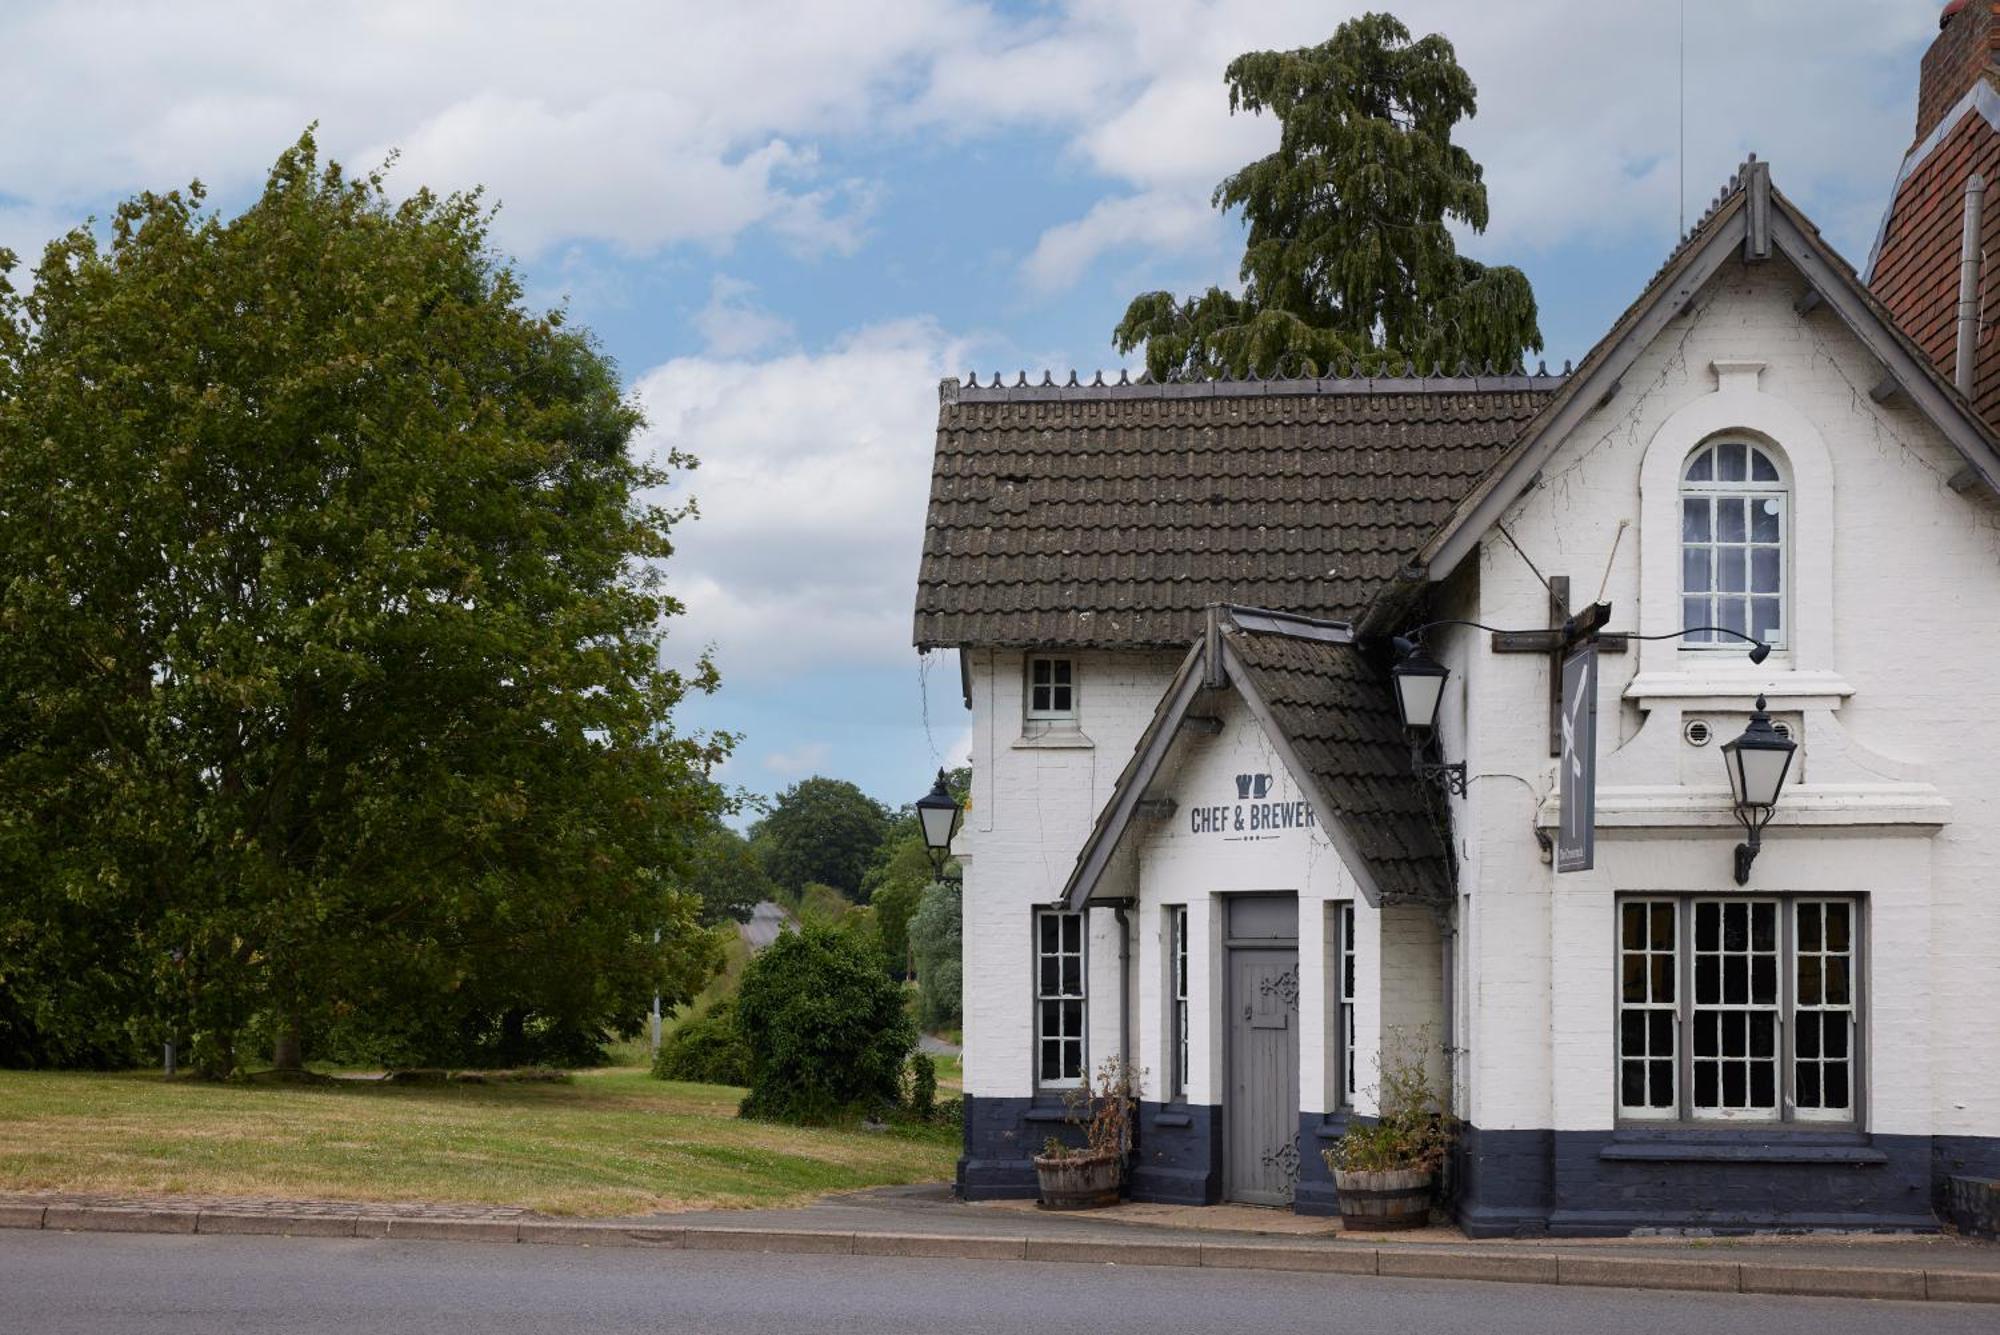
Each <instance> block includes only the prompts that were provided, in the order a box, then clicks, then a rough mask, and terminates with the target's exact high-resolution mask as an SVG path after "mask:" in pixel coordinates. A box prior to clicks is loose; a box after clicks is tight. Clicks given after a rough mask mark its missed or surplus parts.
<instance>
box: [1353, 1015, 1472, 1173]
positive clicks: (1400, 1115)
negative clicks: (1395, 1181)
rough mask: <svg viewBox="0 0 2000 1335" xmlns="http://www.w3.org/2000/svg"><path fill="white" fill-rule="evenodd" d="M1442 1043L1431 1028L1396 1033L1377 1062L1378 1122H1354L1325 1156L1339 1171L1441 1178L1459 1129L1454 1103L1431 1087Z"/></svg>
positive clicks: (1442, 1092)
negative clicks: (1439, 1173)
mask: <svg viewBox="0 0 2000 1335" xmlns="http://www.w3.org/2000/svg"><path fill="white" fill-rule="evenodd" d="M1435 1047H1436V1044H1435V1043H1434V1042H1433V1041H1432V1039H1431V1036H1430V1032H1429V1029H1428V1027H1427V1026H1425V1027H1420V1028H1419V1029H1418V1030H1417V1031H1416V1032H1415V1033H1414V1034H1410V1033H1405V1032H1403V1031H1401V1030H1395V1031H1392V1033H1391V1036H1390V1041H1389V1043H1387V1044H1385V1045H1384V1048H1383V1051H1382V1052H1381V1053H1380V1054H1379V1055H1378V1056H1377V1057H1376V1069H1377V1071H1378V1072H1379V1074H1380V1077H1381V1079H1380V1081H1379V1082H1378V1084H1377V1086H1376V1090H1375V1095H1376V1099H1375V1102H1376V1107H1377V1110H1378V1111H1377V1113H1376V1116H1375V1119H1374V1120H1373V1121H1369V1122H1364V1121H1362V1120H1361V1119H1360V1118H1358V1117H1357V1118H1353V1119H1351V1120H1349V1122H1348V1124H1347V1131H1346V1133H1345V1134H1344V1135H1342V1136H1341V1138H1340V1139H1339V1140H1338V1141H1336V1142H1334V1145H1333V1147H1332V1148H1331V1149H1327V1150H1323V1151H1321V1157H1322V1158H1324V1159H1325V1160H1326V1166H1327V1167H1328V1168H1330V1169H1333V1170H1334V1171H1336V1172H1339V1171H1342V1170H1345V1171H1347V1172H1350V1173H1382V1172H1394V1171H1397V1170H1400V1169H1411V1170H1414V1171H1416V1172H1423V1173H1435V1172H1437V1171H1438V1170H1439V1169H1440V1168H1442V1167H1443V1166H1444V1162H1445V1160H1446V1159H1448V1158H1450V1157H1451V1149H1452V1144H1453V1142H1454V1140H1455V1139H1456V1138H1457V1133H1458V1127H1457V1123H1456V1122H1454V1121H1453V1119H1452V1116H1451V1100H1450V1099H1449V1098H1448V1097H1447V1096H1446V1094H1445V1093H1444V1091H1442V1090H1440V1089H1438V1088H1437V1087H1436V1086H1434V1085H1433V1084H1432V1083H1431V1074H1430V1062H1429V1060H1428V1058H1429V1057H1430V1055H1431V1053H1432V1051H1433V1050H1434V1049H1435Z"/></svg>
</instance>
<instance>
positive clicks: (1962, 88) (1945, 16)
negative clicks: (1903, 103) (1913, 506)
mask: <svg viewBox="0 0 2000 1335" xmlns="http://www.w3.org/2000/svg"><path fill="white" fill-rule="evenodd" d="M1982 88H1983V91H1981V92H1979V93H1977V94H1976V95H1974V96H1971V97H1968V94H1974V92H1975V90H1978V89H1982ZM1933 136H1935V138H1933ZM1975 177H1976V178H1978V180H1977V181H1975V180H1974V178H1975ZM1980 185H1984V186H1987V187H1991V188H1992V194H1991V195H1990V196H1988V197H1987V198H1986V200H1985V202H1986V204H1987V207H1985V208H1984V209H1983V210H1981V209H1980V208H1979V206H1978V202H1976V201H1975V199H1974V195H1976V194H1980V193H1982V192H1981V191H1980V190H1979V189H1978V187H1979V186H1980ZM1969 186H1970V187H1971V188H1970V189H1969V188H1968V187H1969ZM1968 219H1970V221H1971V224H1972V225H1973V226H1975V227H1976V228H1977V234H1976V236H1975V237H1974V238H1973V240H1974V241H1975V244H1973V245H1972V246H1969V247H1968V245H1967V244H1966V242H1967V227H1968ZM1989 257H1990V258H1989ZM1868 285H1869V287H1870V288H1871V289H1873V291H1874V293H1875V295H1876V296H1877V297H1879V298H1880V299H1881V301H1882V303H1883V304H1884V305H1885V306H1887V307H1888V308H1889V310H1890V312H1891V313H1893V314H1894V315H1895V317H1896V320H1897V322H1898V323H1899V324H1901V325H1902V327H1903V330H1904V332H1905V333H1907V334H1908V335H1909V336H1910V337H1911V338H1912V339H1914V340H1915V341H1916V343H1917V345H1918V346H1919V347H1921V348H1922V349H1923V350H1924V353H1925V354H1926V355H1927V356H1929V357H1930V359H1931V362H1932V364H1933V365H1934V366H1936V367H1937V369H1938V372H1939V374H1941V375H1943V376H1944V378H1945V379H1947V380H1953V381H1956V382H1960V383H1961V384H1962V387H1963V388H1964V389H1965V393H1966V397H1967V398H1969V399H1970V400H1971V401H1972V405H1973V407H1974V408H1975V409H1977V410H1978V412H1979V414H1980V416H1982V417H1984V418H1985V419H1986V421H1987V423H1988V425H1991V426H1994V427H1995V428H1996V429H2000V339H1996V338H1995V337H1994V334H1995V332H1996V326H2000V0H1952V3H1951V4H1948V5H1946V6H1945V7H1944V11H1943V13H1941V14H1940V15H1939V16H1938V35H1937V39H1936V40H1935V41H1933V42H1932V43H1931V45H1930V50H1928V51H1926V52H1924V60H1923V66H1922V69H1921V71H1920V72H1919V74H1918V78H1917V133H1916V138H1915V142H1914V143H1912V144H1911V146H1910V153H1909V156H1907V157H1906V158H1905V159H1904V160H1903V167H1902V170H1901V171H1900V172H1899V173H1898V174H1897V177H1896V188H1895V194H1894V196H1893V197H1892V198H1891V200H1890V203H1889V212H1888V214H1887V216H1885V217H1884V218H1883V220H1882V230H1881V233H1880V235H1879V236H1878V237H1877V239H1876V242H1875V253H1874V255H1873V256H1872V257H1871V258H1870V260H1869V264H1868ZM1961 346H1963V347H1964V348H1965V349H1966V351H1967V361H1966V364H1965V366H1964V367H1963V368H1961V367H1960V366H1959V351H1960V348H1961ZM1961 369H1962V370H1963V371H1964V372H1966V373H1967V374H1966V375H1964V376H1961V375H1960V374H1959V372H1960V371H1961ZM1968 379H1969V381H1970V383H1969V385H1968V384H1963V382H1964V381H1965V380H1968Z"/></svg>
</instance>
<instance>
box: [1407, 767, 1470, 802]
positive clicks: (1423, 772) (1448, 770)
mask: <svg viewBox="0 0 2000 1335" xmlns="http://www.w3.org/2000/svg"><path fill="white" fill-rule="evenodd" d="M1417 777H1418V778H1419V779H1422V780H1424V781H1425V782H1426V783H1434V784H1436V785H1437V786H1438V787H1440V788H1442V789H1444V790H1445V791H1446V792H1447V793H1450V794H1451V795H1452V796H1453V797H1464V796H1465V762H1464V761H1463V760H1454V761H1452V762H1451V763H1450V764H1448V765H1446V764H1441V763H1439V762H1437V761H1435V760H1419V761H1418V762H1417Z"/></svg>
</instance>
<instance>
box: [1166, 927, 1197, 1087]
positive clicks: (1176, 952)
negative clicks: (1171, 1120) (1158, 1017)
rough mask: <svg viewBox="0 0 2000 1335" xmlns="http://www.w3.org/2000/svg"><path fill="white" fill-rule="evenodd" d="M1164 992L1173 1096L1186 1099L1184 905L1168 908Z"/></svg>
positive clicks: (1189, 1071)
mask: <svg viewBox="0 0 2000 1335" xmlns="http://www.w3.org/2000/svg"><path fill="white" fill-rule="evenodd" d="M1167 990H1168V993H1169V998H1170V999H1169V1001H1168V1015H1167V1020H1168V1026H1169V1029H1168V1033H1169V1038H1168V1041H1169V1042H1170V1043H1171V1044H1172V1047H1171V1049H1170V1050H1169V1055H1170V1057H1171V1060H1172V1063H1173V1080H1172V1083H1171V1094H1172V1097H1173V1098H1175V1099H1179V1100H1185V1099H1186V1098H1187V1096H1188V1085H1189V1083H1190V1080H1189V1077H1190V1075H1191V1074H1192V1072H1193V1063H1192V1061H1191V1060H1190V1057H1191V1052H1190V1045H1189V1041H1188V1032H1189V1025H1188V1019H1189V1016H1188V910H1187V905H1185V904H1170V905H1168V906H1167Z"/></svg>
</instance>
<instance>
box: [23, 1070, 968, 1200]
mask: <svg viewBox="0 0 2000 1335" xmlns="http://www.w3.org/2000/svg"><path fill="white" fill-rule="evenodd" d="M741 1097H742V1091H741V1090H737V1089H725V1088H722V1087H720V1086H715V1085H682V1084H668V1083H665V1082H662V1081H658V1080H654V1079H652V1078H651V1077H650V1076H648V1075H647V1074H646V1073H645V1072H644V1071H641V1070H635V1069H631V1068H613V1069H608V1070H602V1071H595V1072H585V1073H582V1074H579V1075H578V1076H577V1077H576V1079H575V1081H574V1082H573V1083H570V1084H566V1085H528V1084H522V1085H436V1086H430V1085H421V1086H410V1085H402V1086H390V1085H376V1084H364V1083H360V1082H345V1081H344V1082H341V1083H338V1084H334V1085H214V1084H203V1083H199V1082H194V1081H185V1080H178V1081H172V1082H168V1081H163V1080H162V1079H161V1078H160V1077H159V1076H158V1075H157V1074H149V1073H130V1074H112V1075H103V1074H75V1073H66V1072H39V1071H0V1191H33V1190H66V1191H116V1192H139V1193H157V1194H190V1195H244V1196H272V1197H331V1198H335V1199H342V1200H383V1201H396V1200H433V1201H463V1202H477V1203H483V1204H493V1205H520V1206H527V1207H530V1208H533V1209H537V1210H543V1211H547V1212H549V1213H552V1214H573V1215H621V1214H642V1213H647V1212H650V1211H655V1210H671V1209H692V1208H727V1207H731V1206H771V1205H793V1204H799V1203H803V1202H805V1201H807V1200H810V1199H812V1198H813V1197H815V1196H818V1195H821V1194H823V1193H825V1192H829V1191H841V1190H852V1189H856V1188H861V1187H870V1186H886V1185H891V1184H897V1183H907V1182H923V1181H931V1180H938V1179H943V1178H947V1177H949V1176H950V1175H951V1171H952V1163H953V1160H954V1159H955V1158H956V1157H957V1154H958V1137H957V1133H956V1132H954V1131H947V1130H943V1129H937V1130H932V1129H920V1130H912V1129H905V1128H897V1129H892V1130H890V1131H886V1132H865V1131H858V1130H846V1129H832V1128H798V1127H788V1126H776V1125H772V1124H769V1123H764V1122H748V1121H739V1120H738V1119H737V1118H736V1116H735V1112H736V1104H737V1101H738V1100H739V1099H740V1098H741Z"/></svg>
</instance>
